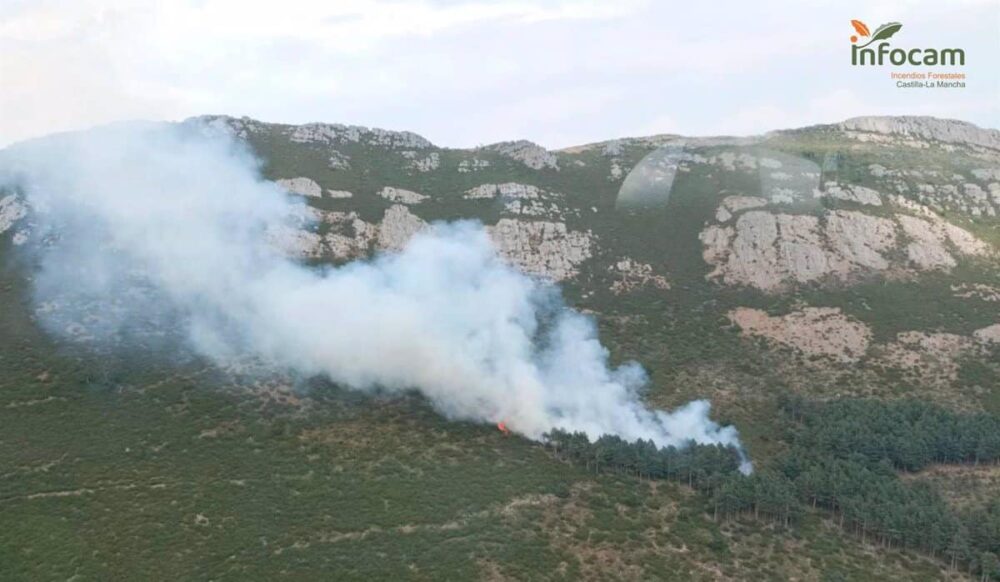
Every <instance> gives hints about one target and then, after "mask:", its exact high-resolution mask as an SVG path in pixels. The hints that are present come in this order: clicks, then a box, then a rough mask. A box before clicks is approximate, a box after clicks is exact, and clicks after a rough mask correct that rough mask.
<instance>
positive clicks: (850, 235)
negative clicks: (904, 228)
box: [826, 210, 896, 274]
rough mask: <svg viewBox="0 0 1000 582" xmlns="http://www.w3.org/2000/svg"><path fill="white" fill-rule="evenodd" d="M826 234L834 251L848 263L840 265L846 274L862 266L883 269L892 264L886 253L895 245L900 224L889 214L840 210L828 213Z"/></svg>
mask: <svg viewBox="0 0 1000 582" xmlns="http://www.w3.org/2000/svg"><path fill="white" fill-rule="evenodd" d="M826 237H827V239H828V240H829V244H830V247H831V249H832V250H833V253H834V255H835V256H837V257H839V258H841V259H843V261H844V262H846V263H847V264H846V265H843V264H841V265H840V266H839V269H838V271H840V272H841V273H842V274H847V273H848V272H850V271H852V270H856V269H858V268H863V269H872V270H883V269H887V268H889V261H888V260H886V258H885V257H884V256H883V253H885V252H886V251H888V250H890V249H892V248H893V247H894V246H895V244H896V227H895V225H894V224H893V223H892V221H891V220H889V219H887V218H881V217H878V216H870V215H868V214H864V213H862V212H853V211H849V210H836V211H834V212H831V213H830V214H829V215H828V216H827V219H826Z"/></svg>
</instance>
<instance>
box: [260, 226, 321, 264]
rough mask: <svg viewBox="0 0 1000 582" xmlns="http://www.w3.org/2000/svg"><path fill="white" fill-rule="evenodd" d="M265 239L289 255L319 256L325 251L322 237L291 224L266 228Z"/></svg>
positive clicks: (302, 256)
mask: <svg viewBox="0 0 1000 582" xmlns="http://www.w3.org/2000/svg"><path fill="white" fill-rule="evenodd" d="M267 240H268V242H269V243H270V244H271V245H272V246H274V248H276V249H278V250H279V251H281V252H282V253H284V254H285V255H288V256H289V257H295V258H317V257H321V256H322V255H323V253H324V251H325V248H324V246H323V237H321V236H320V235H318V234H316V233H314V232H310V231H307V230H303V229H300V228H295V227H292V226H278V227H273V228H270V229H268V231H267Z"/></svg>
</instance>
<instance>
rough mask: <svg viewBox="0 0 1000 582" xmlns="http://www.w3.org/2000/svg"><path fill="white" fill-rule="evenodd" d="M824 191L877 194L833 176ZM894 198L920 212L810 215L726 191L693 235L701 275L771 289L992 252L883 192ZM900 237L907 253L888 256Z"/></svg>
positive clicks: (878, 201)
mask: <svg viewBox="0 0 1000 582" xmlns="http://www.w3.org/2000/svg"><path fill="white" fill-rule="evenodd" d="M827 191H828V193H829V192H832V194H831V195H833V196H835V197H838V198H842V199H845V200H850V201H852V202H857V203H859V204H864V205H868V206H879V205H882V204H883V201H882V198H881V196H880V195H879V194H878V193H877V192H875V191H874V190H869V189H867V188H860V187H855V186H851V187H842V186H840V185H836V184H834V185H833V187H832V188H828V190H827ZM897 199H898V200H901V201H903V204H902V205H900V207H901V208H902V209H904V210H906V211H909V212H916V213H918V214H920V215H921V216H919V217H918V216H913V215H910V214H902V213H900V214H896V215H895V216H893V217H891V218H889V217H884V216H874V215H871V214H866V213H865V212H861V211H855V210H833V211H826V212H824V213H822V214H820V215H818V216H814V215H811V214H785V213H775V212H772V211H770V210H768V209H767V208H769V207H770V204H769V202H768V201H767V200H765V199H763V198H755V197H748V196H728V197H726V198H725V199H724V200H723V201H722V202H721V204H720V205H719V207H718V208H717V209H716V213H715V220H716V222H718V223H720V224H709V225H707V226H706V228H705V229H704V230H703V231H702V232H701V234H700V235H699V238H700V240H701V242H702V257H703V258H704V260H705V262H706V263H708V264H709V265H712V266H713V267H714V269H713V271H712V272H711V273H710V274H709V275H708V277H709V278H710V279H716V280H720V281H722V282H723V283H725V284H728V285H747V286H751V287H755V288H757V289H761V290H763V291H767V292H778V291H782V290H784V289H786V288H787V287H788V286H790V285H794V284H801V283H808V282H810V281H817V280H820V279H822V278H825V277H833V278H835V279H839V280H841V281H846V280H849V279H851V278H852V277H854V276H856V275H858V274H860V273H862V272H865V271H887V270H897V271H907V270H911V269H915V270H918V271H926V270H933V269H944V270H947V269H950V268H952V267H954V266H955V265H956V264H957V262H956V259H955V257H954V255H955V254H957V255H964V256H986V255H988V254H990V253H991V252H992V250H991V248H990V246H989V245H987V244H986V243H985V242H983V241H981V240H979V239H977V238H976V237H975V236H973V235H972V234H971V233H969V232H968V231H966V230H964V229H962V228H960V227H958V226H955V225H953V224H951V223H949V222H947V221H945V220H944V219H942V218H940V217H939V216H938V215H936V214H935V213H934V212H933V211H931V210H930V209H927V208H926V207H924V206H922V205H920V204H917V203H914V202H911V201H908V200H906V199H903V198H901V197H896V196H891V197H889V200H890V201H891V202H892V203H893V204H894V205H898V204H897ZM734 217H735V224H733V218H734ZM727 224H733V225H732V226H728V225H727ZM903 237H905V238H906V242H907V245H906V248H905V254H906V255H907V257H908V261H906V262H901V261H896V262H895V263H893V261H892V260H890V257H893V256H896V255H898V254H899V253H893V252H892V251H895V250H896V249H898V248H899V246H900V245H901V244H902V243H903Z"/></svg>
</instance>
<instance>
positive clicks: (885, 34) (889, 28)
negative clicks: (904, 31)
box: [851, 20, 903, 48]
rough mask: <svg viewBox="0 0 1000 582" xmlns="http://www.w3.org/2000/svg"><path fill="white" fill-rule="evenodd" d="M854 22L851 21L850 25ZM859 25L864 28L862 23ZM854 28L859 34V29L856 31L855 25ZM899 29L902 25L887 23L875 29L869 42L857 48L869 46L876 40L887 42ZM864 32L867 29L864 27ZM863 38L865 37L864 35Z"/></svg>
mask: <svg viewBox="0 0 1000 582" xmlns="http://www.w3.org/2000/svg"><path fill="white" fill-rule="evenodd" d="M854 22H855V21H853V20H852V21H851V24H854ZM860 24H861V26H864V24H863V23H860ZM854 28H855V29H856V30H858V32H860V29H858V27H857V25H855V26H854ZM901 28H903V25H902V24H900V23H898V22H887V23H885V24H883V25H882V26H880V27H878V28H876V29H875V33H874V34H872V35H871V36H872V37H871V40H869V41H868V42H866V43H865V44H863V45H861V46H859V47H858V48H865V47H866V46H868V45H870V44H871V43H873V42H875V41H877V40H888V39H889V38H890V37H892V35H894V34H896V33H897V32H899V29H901ZM865 30H868V28H867V27H865ZM865 36H867V35H865Z"/></svg>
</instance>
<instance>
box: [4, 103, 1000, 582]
mask: <svg viewBox="0 0 1000 582" xmlns="http://www.w3.org/2000/svg"><path fill="white" fill-rule="evenodd" d="M182 125H183V126H185V127H187V128H189V129H191V130H193V131H197V132H202V133H205V134H207V135H228V136H232V137H234V138H235V139H236V140H238V141H240V142H242V143H245V144H246V145H247V146H248V147H249V148H250V150H251V151H252V152H254V154H255V155H256V156H257V157H258V158H259V160H260V163H261V172H262V174H263V176H264V177H265V178H266V179H268V180H271V181H274V182H276V183H277V184H278V185H279V186H281V187H282V188H284V189H286V190H287V191H288V192H289V193H290V194H291V195H292V196H294V197H296V198H298V199H300V200H301V201H303V202H304V203H305V204H306V208H307V211H306V212H304V215H303V217H302V220H301V224H299V225H297V226H294V227H288V228H282V229H277V230H274V231H271V232H268V234H267V236H268V237H269V239H270V240H271V242H272V243H273V244H274V245H277V246H278V247H280V248H281V249H282V251H283V252H284V253H287V254H288V255H289V256H292V257H295V258H297V259H299V260H301V261H303V262H305V263H307V264H309V265H314V266H316V267H317V268H321V267H323V266H324V265H328V264H333V265H341V264H345V263H348V262H350V261H353V260H357V259H364V258H368V257H371V256H374V255H376V254H378V253H382V252H392V251H398V250H399V249H401V248H403V247H404V246H405V245H406V243H407V241H408V240H409V239H410V238H411V237H412V236H413V235H414V234H415V233H418V232H420V231H422V230H423V229H426V228H428V225H430V224H431V223H434V222H436V221H454V220H460V219H472V220H476V221H480V222H482V223H483V224H484V225H486V228H487V231H488V233H489V236H490V238H491V239H492V241H493V243H494V245H495V247H496V249H497V251H498V253H499V254H500V255H501V256H502V257H503V258H504V259H505V260H506V261H508V262H509V263H510V264H513V265H515V266H517V267H518V268H519V269H520V270H522V271H523V272H526V273H528V274H531V275H532V276H536V277H538V278H540V279H542V280H545V281H549V282H552V283H554V284H558V286H559V288H560V289H561V292H562V294H563V295H564V296H565V297H566V299H567V301H568V303H569V304H570V305H572V306H573V307H574V308H576V309H578V310H580V311H583V312H585V313H587V314H590V315H592V316H593V317H594V318H596V321H597V324H598V326H599V329H600V337H601V340H602V342H603V343H604V345H605V346H606V347H607V348H608V349H609V351H610V354H611V360H612V361H613V362H623V361H627V360H635V361H638V362H639V363H641V364H642V365H643V366H644V367H645V368H646V370H647V372H648V373H649V376H650V382H649V388H648V390H647V392H646V393H644V394H643V399H644V400H645V402H647V403H648V404H649V405H651V406H654V407H657V408H674V407H677V406H679V405H682V404H684V403H686V402H688V401H690V400H693V399H698V398H706V399H708V400H710V401H711V402H712V403H713V411H714V412H713V416H714V417H715V418H716V419H718V420H719V421H720V422H722V423H723V424H732V425H734V426H736V427H737V428H738V429H739V431H740V434H741V435H742V438H743V441H744V442H745V444H746V446H747V449H748V452H749V454H750V456H751V458H752V459H753V461H754V463H755V465H756V466H757V467H758V470H759V471H762V472H763V474H768V473H767V472H768V471H776V472H780V471H785V472H786V473H788V472H789V471H788V469H787V459H788V457H787V456H786V455H787V454H789V452H790V451H792V452H794V451H796V450H798V449H800V448H802V447H803V446H804V445H803V444H802V443H803V442H805V441H804V440H803V439H805V438H806V437H804V436H802V435H801V434H799V433H798V432H797V431H798V426H799V425H798V424H797V422H798V418H797V417H796V413H794V412H792V413H790V412H789V410H792V409H793V407H791V406H790V405H789V404H788V402H789V401H791V402H805V403H808V406H816V407H822V406H823V404H824V403H829V402H834V403H844V402H847V403H856V402H861V400H859V399H871V401H872V402H876V401H877V402H879V403H888V404H887V405H890V406H891V405H892V404H893V403H909V402H912V401H918V402H920V403H924V404H927V405H930V406H933V407H934V410H940V411H943V412H942V414H954V415H958V416H957V417H958V418H976V419H980V420H981V419H996V418H997V417H998V416H1000V217H998V213H1000V131H998V130H995V129H981V128H978V127H976V126H973V125H971V124H967V123H964V122H959V121H951V120H941V119H934V118H923V117H897V118H881V117H872V118H855V119H851V120H847V121H845V122H843V123H840V124H835V125H822V126H814V127H807V128H801V129H794V130H781V131H774V132H771V133H769V134H766V135H763V136H757V137H743V138H733V137H718V138H688V137H683V136H675V135H660V136H653V137H645V138H622V139H616V140H611V141H606V142H601V143H594V144H588V145H584V146H578V147H573V148H566V149H563V150H559V151H549V150H546V149H545V148H543V147H542V146H539V145H537V144H534V143H531V142H527V141H516V142H505V143H498V144H492V145H487V146H483V147H479V148H475V149H452V148H446V147H439V146H436V145H434V144H432V143H431V142H429V141H428V140H426V139H424V138H423V137H421V136H419V135H416V134H413V133H409V132H397V131H388V130H382V129H370V128H364V127H357V126H345V125H336V124H308V125H300V126H293V125H281V124H270V123H264V122H259V121H256V120H252V119H248V118H231V117H225V116H206V117H199V118H195V119H190V120H187V121H185V122H183V124H182ZM0 154H2V152H0ZM34 212H35V209H33V208H32V207H31V205H30V204H29V203H28V202H27V201H26V200H25V199H24V196H23V195H22V194H21V193H20V192H18V191H16V190H13V189H11V190H10V191H3V192H0V236H2V240H0V252H2V253H3V255H4V258H5V269H4V270H3V273H2V281H0V301H2V302H3V308H2V309H0V317H2V319H3V325H2V327H0V329H2V332H0V361H2V363H3V366H4V370H5V371H4V373H3V374H0V460H2V462H0V466H2V467H3V468H2V469H0V514H2V515H3V516H4V522H5V524H8V527H7V528H5V531H4V532H3V533H0V578H4V579H55V578H62V579H70V578H73V577H78V579H95V578H96V579H111V578H132V579H135V578H141V579H177V578H188V577H193V578H213V579H222V578H238V579H275V578H279V577H282V576H285V577H290V578H293V579H300V578H302V577H315V578H321V577H325V576H326V577H328V576H330V575H332V573H335V574H336V577H343V578H357V579H371V578H373V577H374V578H413V579H439V578H446V579H470V578H476V579H490V580H504V579H580V578H584V579H592V580H603V579H610V578H619V579H684V580H687V579H746V578H750V577H764V578H767V579H806V580H820V579H822V580H841V579H898V580H910V579H931V578H941V579H963V578H965V577H966V576H967V575H968V574H967V573H968V572H971V571H974V570H976V569H986V568H988V567H989V564H987V563H986V562H985V561H984V560H985V559H984V558H983V555H985V554H976V555H968V556H966V555H962V556H961V557H959V558H954V557H952V558H951V559H949V558H948V557H946V556H944V555H938V554H936V553H934V552H926V551H919V550H918V549H915V548H912V547H900V546H894V545H893V543H892V541H891V535H890V533H889V532H881V533H880V536H881V537H880V538H879V540H880V541H879V542H875V541H874V540H875V538H874V537H869V535H870V534H869V532H866V531H865V529H864V528H863V527H862V528H861V530H860V535H858V532H857V531H852V530H851V528H849V527H841V525H842V524H843V521H844V520H843V517H840V519H839V523H838V517H837V516H838V515H843V514H842V513H841V514H838V513H837V512H836V511H832V512H831V511H827V510H825V509H824V507H823V506H822V503H820V504H819V507H817V503H816V502H815V499H814V500H813V501H814V502H813V507H807V508H806V509H805V510H804V511H803V512H802V514H801V515H799V516H797V517H796V519H795V520H794V521H795V523H782V522H779V521H773V520H767V519H760V518H759V516H758V518H756V519H754V518H751V517H749V516H748V515H742V516H737V517H735V518H734V519H722V518H720V517H719V515H718V513H719V512H718V504H717V503H715V507H714V508H713V499H717V498H713V497H712V496H711V495H708V494H705V492H704V491H699V490H698V489H699V488H698V487H694V488H693V487H690V486H688V485H687V484H685V483H683V482H675V481H672V480H656V479H648V478H643V477H642V473H641V471H639V472H638V473H639V474H638V476H636V475H632V474H629V473H628V472H627V471H624V472H613V471H612V472H602V473H595V471H593V470H591V468H590V466H589V465H581V464H579V463H574V462H570V461H569V460H567V458H564V457H561V456H560V455H559V454H557V453H553V451H552V449H551V448H548V447H545V446H543V445H541V444H539V443H535V442H532V441H529V440H527V439H522V438H518V437H512V438H507V437H505V436H504V435H503V434H502V433H500V432H498V431H497V430H496V429H495V428H493V427H490V426H483V425H481V424H475V423H465V422H448V421H446V420H444V419H443V418H442V417H441V416H440V415H438V414H436V413H435V412H434V411H433V410H432V409H431V407H430V406H429V405H428V403H427V402H425V401H424V400H423V399H422V398H420V397H418V396H416V395H405V396H398V395H397V396H392V395H388V394H379V395H375V396H366V395H360V394H357V393H354V392H351V391H347V390H343V389H341V388H340V387H338V386H336V385H334V384H332V383H330V382H329V381H327V380H325V379H324V378H323V377H321V376H314V377H297V376H294V375H288V374H285V373H283V372H280V371H279V372H275V371H266V372H255V371H254V370H243V369H218V368H217V367H216V366H214V365H212V364H211V363H209V362H206V361H204V360H203V359H201V358H199V357H184V358H171V357H163V355H162V354H160V353H158V352H157V350H156V349H155V344H153V343H151V344H149V345H143V346H138V347H136V348H135V349H128V350H114V351H110V352H106V351H102V350H97V349H92V346H91V347H88V342H87V338H88V337H90V335H91V333H92V331H93V330H88V327H87V326H88V322H87V321H83V322H78V325H79V327H78V328H74V329H73V330H72V334H71V335H74V336H76V337H77V338H79V339H81V340H82V341H80V342H69V343H66V342H63V341H62V340H59V339H56V338H54V337H53V336H51V335H49V334H47V333H46V332H45V331H43V330H42V329H40V328H39V325H38V323H37V316H38V314H37V311H36V310H37V308H38V306H36V305H34V304H33V303H32V299H31V294H32V291H31V290H32V280H33V276H34V275H33V273H32V272H31V267H30V264H31V261H30V259H28V260H25V259H24V257H23V255H24V254H25V253H23V252H21V251H22V250H23V249H27V248H29V247H31V246H32V244H34V243H37V242H38V241H39V240H41V238H42V237H45V236H46V235H47V233H45V232H43V231H41V229H39V228H38V227H37V221H36V220H35V217H34ZM95 325H96V324H95ZM849 405H850V404H849ZM880 405H881V404H880ZM892 410H894V409H892ZM892 410H890V412H887V413H886V414H887V415H891V414H894V412H892ZM815 414H817V418H819V417H821V415H822V413H818V412H817V413H815ZM831 414H832V413H831ZM935 414H936V413H935ZM806 418H809V417H808V415H806ZM948 418H949V419H950V418H951V417H948ZM809 422H812V421H811V420H807V421H805V424H803V425H802V426H805V427H808V426H812V425H809ZM815 422H817V423H819V422H820V421H819V420H816V421H815ZM824 422H825V421H824ZM949 422H950V421H949ZM955 422H961V421H955ZM977 422H978V421H977ZM983 422H986V421H983ZM877 424H878V423H877V422H873V423H872V425H873V426H875V425H877ZM872 430H877V428H873V429H872ZM816 448H817V449H818V448H821V447H820V445H819V444H817V445H816ZM850 452H856V451H850ZM866 454H867V453H866ZM984 458H985V457H984ZM941 460H942V459H939V458H933V459H931V458H929V459H928V460H927V461H926V462H923V463H921V464H919V465H918V466H915V467H914V468H917V469H920V468H924V467H925V466H926V470H925V472H924V473H917V474H916V475H905V478H904V479H901V480H900V481H899V482H900V483H902V484H904V485H901V487H903V486H905V487H923V485H920V484H927V487H928V488H929V490H930V491H934V492H940V494H941V495H942V496H943V497H944V499H946V500H947V501H948V502H949V503H951V502H952V500H954V499H958V498H961V499H963V500H964V499H965V497H962V496H960V495H959V494H957V493H955V489H956V487H963V486H965V485H963V483H974V484H975V486H974V488H975V495H974V496H967V497H974V500H975V503H978V505H975V503H973V502H972V501H962V503H957V502H955V503H952V506H954V507H956V508H957V509H956V510H955V511H959V512H960V511H966V510H967V509H968V507H970V504H972V505H973V506H975V508H976V509H975V510H976V511H989V508H988V502H984V501H982V500H983V499H987V500H988V499H989V498H990V497H991V492H994V495H993V496H994V497H995V492H996V491H997V489H996V487H997V485H996V479H995V473H996V470H995V466H990V465H989V464H988V463H986V464H984V466H982V467H978V457H977V462H976V465H977V466H976V467H971V466H967V465H965V464H961V463H954V462H953V459H952V457H947V459H945V460H946V462H939V461H941ZM962 460H963V461H968V460H969V459H967V458H962ZM897 468H899V467H898V466H897ZM980 468H981V469H982V470H983V473H982V474H981V475H980V474H979V473H977V471H978V469H980ZM900 472H901V473H902V472H903V471H900ZM977 475H979V476H978V477H977ZM953 477H954V479H953ZM955 479H961V480H962V481H961V482H959V483H958V484H957V485H956V483H955V482H954V480H955ZM689 482H690V481H689ZM969 487H971V486H969ZM921 491H922V489H921ZM937 494H938V493H934V495H937ZM713 509H714V510H713ZM755 513H756V512H755ZM998 515H1000V514H998ZM956 523H957V522H956ZM956 527H957V526H956ZM883 539H888V540H890V541H888V542H885V541H881V540H883ZM996 543H997V544H1000V540H997V541H996ZM997 550H1000V548H996V549H994V550H991V551H993V552H996V551H997Z"/></svg>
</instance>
